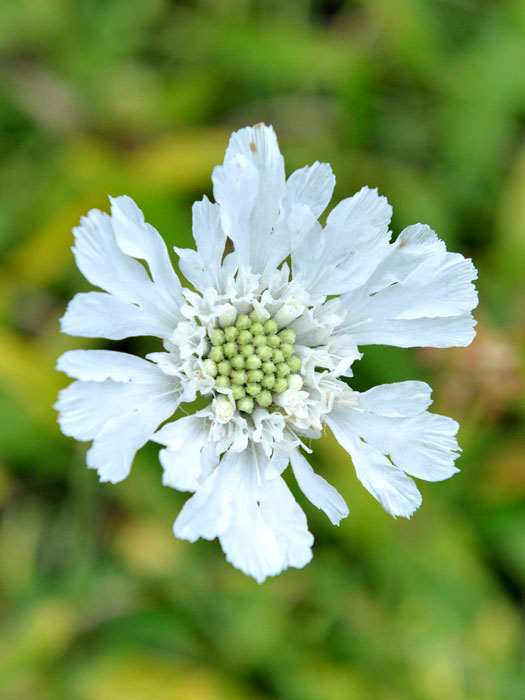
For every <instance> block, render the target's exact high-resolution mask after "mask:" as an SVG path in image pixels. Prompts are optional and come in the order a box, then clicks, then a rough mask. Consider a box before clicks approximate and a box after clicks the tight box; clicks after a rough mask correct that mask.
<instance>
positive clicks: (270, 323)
mask: <svg viewBox="0 0 525 700" xmlns="http://www.w3.org/2000/svg"><path fill="white" fill-rule="evenodd" d="M263 328H264V332H265V333H268V335H273V334H274V333H277V329H278V325H277V324H276V323H275V321H274V320H273V318H269V319H268V320H267V321H265V322H264V323H263Z"/></svg>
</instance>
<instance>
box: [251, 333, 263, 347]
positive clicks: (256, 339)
mask: <svg viewBox="0 0 525 700" xmlns="http://www.w3.org/2000/svg"><path fill="white" fill-rule="evenodd" d="M253 344H254V345H255V347H262V346H263V345H266V336H265V335H254V336H253Z"/></svg>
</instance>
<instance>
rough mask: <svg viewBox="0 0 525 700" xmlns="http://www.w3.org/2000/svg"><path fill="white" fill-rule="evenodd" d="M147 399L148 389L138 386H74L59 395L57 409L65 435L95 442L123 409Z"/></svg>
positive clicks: (110, 384) (78, 383) (132, 384)
mask: <svg viewBox="0 0 525 700" xmlns="http://www.w3.org/2000/svg"><path fill="white" fill-rule="evenodd" d="M144 399H145V392H144V388H143V387H142V386H138V385H137V384H136V383H134V382H113V381H110V380H107V381H104V382H73V383H72V384H70V385H69V386H68V387H66V388H65V389H62V391H60V392H59V394H58V401H57V402H56V404H55V409H56V410H57V411H59V417H58V422H59V424H60V428H61V430H62V432H63V433H64V435H68V436H70V437H74V438H76V439H77V440H92V439H93V438H94V437H96V435H98V433H99V432H100V431H101V430H102V428H103V427H104V425H105V424H106V423H107V422H108V421H109V420H111V419H112V418H114V417H115V416H119V415H120V414H121V413H122V407H123V406H130V405H137V404H140V402H141V401H142V400H144Z"/></svg>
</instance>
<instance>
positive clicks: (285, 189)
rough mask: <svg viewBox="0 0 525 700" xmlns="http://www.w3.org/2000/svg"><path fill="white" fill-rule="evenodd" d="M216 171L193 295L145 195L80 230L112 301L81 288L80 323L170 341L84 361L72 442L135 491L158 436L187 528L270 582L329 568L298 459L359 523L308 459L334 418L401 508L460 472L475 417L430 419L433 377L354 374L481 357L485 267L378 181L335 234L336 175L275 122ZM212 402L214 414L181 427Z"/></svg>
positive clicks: (88, 353) (198, 223) (73, 407)
mask: <svg viewBox="0 0 525 700" xmlns="http://www.w3.org/2000/svg"><path fill="white" fill-rule="evenodd" d="M212 179H213V191H214V196H215V200H216V201H215V203H212V202H210V201H209V200H208V199H207V198H206V197H205V198H204V199H203V200H202V201H200V202H196V203H195V204H194V206H193V235H194V238H195V242H196V247H197V250H188V249H178V248H177V249H176V252H177V253H178V256H179V266H180V269H181V271H182V273H183V274H184V275H185V277H186V279H187V280H188V282H189V283H190V284H191V286H192V288H190V287H182V286H181V284H180V282H179V279H178V277H177V276H176V275H175V273H174V271H173V268H172V266H171V263H170V259H169V256H168V251H167V249H166V246H165V244H164V242H163V240H162V238H161V237H160V235H159V234H158V233H157V231H156V230H155V229H154V228H152V227H151V226H150V225H149V224H147V223H145V221H144V217H143V215H142V212H141V211H140V210H139V209H138V207H137V206H136V205H135V203H134V202H133V201H132V200H131V199H130V198H129V197H117V198H115V199H111V216H109V215H107V214H104V213H102V212H100V211H97V210H92V211H90V212H89V214H88V215H87V217H86V218H84V219H82V221H81V224H80V226H79V227H78V228H76V229H75V230H74V235H75V246H74V248H73V252H74V255H75V259H76V262H77V265H78V266H79V268H80V270H81V271H82V273H83V274H84V275H85V276H86V278H87V279H88V280H89V281H90V282H91V283H92V284H93V285H95V286H97V287H100V288H101V289H102V290H104V291H102V292H88V293H85V294H77V295H76V296H75V297H74V298H73V300H72V301H71V302H70V304H69V306H68V308H67V310H66V313H65V315H64V317H63V319H62V330H63V331H64V332H65V333H70V334H72V335H80V336H84V337H103V338H108V339H111V340H118V339H121V338H126V337H129V336H137V335H150V336H156V337H158V338H161V339H162V342H163V346H164V351H163V352H153V353H151V354H149V355H147V356H146V359H141V358H138V357H134V356H131V355H128V354H125V353H121V352H113V351H106V350H74V351H70V352H66V353H65V354H64V355H62V356H61V357H60V358H59V361H58V368H59V369H60V370H62V371H64V372H66V373H67V374H68V375H69V376H71V377H73V378H74V379H75V380H76V381H75V382H73V383H72V384H71V385H70V386H69V387H67V388H66V389H64V390H63V391H62V392H61V393H60V396H59V399H58V402H57V404H56V407H57V409H58V411H59V414H60V415H59V422H60V425H61V428H62V430H63V432H64V433H65V434H66V435H71V436H73V437H75V438H77V439H78V440H92V441H93V444H92V446H91V448H90V450H89V451H88V453H87V464H88V466H89V467H91V468H94V469H96V470H97V471H98V473H99V475H100V478H101V480H102V481H112V482H117V481H120V480H122V479H124V478H125V477H126V476H127V474H128V473H129V470H130V468H131V463H132V461H133V457H134V455H135V453H136V451H137V450H138V449H139V448H140V447H142V446H143V445H144V444H145V443H146V442H147V441H148V440H150V439H151V440H153V441H155V442H157V443H159V444H160V445H162V449H161V450H160V461H161V464H162V467H163V483H164V484H165V485H167V486H171V487H173V488H177V489H180V490H182V491H190V492H193V495H192V496H191V498H190V499H189V500H188V501H187V502H186V504H185V505H184V507H183V509H182V511H181V513H180V515H179V516H178V518H177V520H176V522H175V526H174V531H175V534H176V535H177V536H178V537H182V538H185V539H188V540H190V541H194V540H196V539H198V538H199V537H204V538H206V539H213V538H215V537H217V538H219V540H220V542H221V545H222V548H223V550H224V551H225V553H226V557H227V559H228V561H230V562H231V563H232V564H233V565H234V566H236V567H238V568H239V569H241V570H242V571H244V572H245V573H247V574H249V575H251V576H253V577H254V578H256V579H257V580H258V581H263V580H264V578H265V577H266V576H271V575H275V574H278V573H279V572H280V571H282V570H283V569H285V568H287V567H288V566H295V567H302V566H304V565H305V564H306V563H307V562H308V561H309V560H310V558H311V556H312V553H311V545H312V542H313V537H312V535H311V534H310V532H309V531H308V528H307V523H306V518H305V515H304V513H303V511H302V510H301V508H300V507H299V506H298V504H297V503H296V501H295V499H294V497H293V496H292V494H291V492H290V490H289V489H288V487H287V485H286V484H285V482H284V480H283V478H282V476H281V474H282V472H283V471H284V469H286V467H287V466H288V465H289V464H291V467H292V470H293V472H294V475H295V478H296V480H297V483H298V485H299V487H300V488H301V489H302V491H303V492H304V494H305V495H306V497H307V498H308V499H309V500H310V501H311V502H312V503H313V504H314V505H315V506H317V507H318V508H320V509H322V510H323V511H324V512H325V513H326V515H327V516H328V518H329V519H330V520H331V522H332V523H334V524H336V525H337V524H339V522H340V520H341V519H342V518H344V517H345V516H346V515H348V508H347V506H346V503H345V501H344V500H343V498H342V497H341V495H340V494H339V493H338V492H337V491H336V490H335V488H334V487H333V486H331V485H330V484H328V483H327V481H325V479H324V478H323V477H321V476H320V475H318V474H316V473H315V472H314V471H313V469H312V467H311V466H310V464H309V463H308V461H307V459H306V458H305V457H304V455H303V451H306V452H310V451H311V450H310V448H309V444H310V439H311V438H317V437H319V436H320V435H321V431H322V430H323V426H325V425H327V426H328V427H329V428H330V429H331V430H332V432H333V434H334V435H335V437H336V438H337V440H338V441H339V442H340V443H341V445H342V446H343V447H344V448H345V450H347V452H348V453H349V454H350V456H351V458H352V461H353V464H354V467H355V470H356V473H357V477H358V479H359V480H360V481H361V482H362V484H363V485H364V486H365V488H366V489H367V490H368V491H369V492H370V493H371V494H372V495H373V496H374V497H375V498H376V499H377V500H378V501H379V502H380V503H381V504H382V506H383V507H384V508H385V509H386V510H387V511H388V512H389V513H391V514H392V515H394V516H398V515H402V516H405V517H409V516H410V515H412V513H413V512H414V511H415V510H416V509H417V508H418V507H419V505H420V503H421V496H420V494H419V491H418V489H417V487H416V485H415V483H414V481H413V479H412V478H411V477H417V478H421V479H426V480H428V481H438V480H441V479H446V478H448V477H450V476H451V475H452V474H454V473H455V472H456V471H457V469H456V467H455V466H454V461H455V459H456V457H457V456H458V451H459V448H458V445H457V442H456V439H455V434H456V432H457V429H458V425H457V423H456V422H455V421H453V420H452V419H450V418H446V417H444V416H439V415H435V414H431V413H428V412H427V408H428V407H429V405H430V403H431V400H430V388H429V387H428V386H427V385H426V384H424V383H422V382H415V381H409V382H401V383H398V384H388V385H382V386H377V387H375V388H373V389H370V390H369V391H366V392H364V393H360V392H357V391H353V390H352V389H351V383H350V384H349V383H348V382H347V379H348V378H351V377H352V376H353V375H352V365H353V363H354V361H355V360H358V359H359V358H360V357H361V352H360V350H359V348H361V347H364V346H366V345H370V344H387V345H397V346H400V347H414V346H433V347H440V348H443V347H449V346H464V345H468V344H469V343H470V342H471V340H472V338H473V336H474V324H475V322H474V320H473V318H472V315H471V313H470V312H471V309H472V308H474V307H475V305H476V303H477V296H476V291H475V289H474V286H473V284H472V280H473V279H475V277H476V270H475V268H474V266H473V265H472V262H471V261H470V260H466V259H465V258H464V257H462V256H461V255H458V254H453V253H449V252H447V250H446V248H445V245H444V243H443V242H442V241H440V240H439V239H438V238H437V236H436V234H435V233H434V232H433V231H432V230H431V229H430V228H429V227H428V226H424V225H422V224H417V225H415V226H410V227H408V228H407V229H405V230H404V231H403V232H402V233H401V234H400V235H399V237H398V238H397V239H396V240H395V241H391V234H390V231H389V223H390V218H391V213H392V210H391V207H390V205H389V204H388V202H387V200H386V199H385V198H384V197H380V196H379V195H378V194H377V192H376V191H375V190H370V189H368V188H366V187H364V188H363V189H362V190H360V191H359V192H358V193H357V194H356V195H354V196H353V197H350V198H348V199H345V200H343V201H342V202H341V203H340V204H338V205H337V206H336V207H335V208H334V209H333V210H332V211H331V213H330V214H329V215H328V218H327V221H326V226H325V227H322V226H321V224H320V223H319V221H318V219H319V216H320V215H321V214H322V212H323V211H324V209H325V207H326V206H327V204H328V202H329V200H330V198H331V195H332V191H333V188H334V184H335V178H334V175H333V173H332V170H331V168H330V166H329V165H327V164H321V163H317V162H316V163H314V165H312V166H309V167H305V168H302V169H301V170H297V171H296V172H294V173H293V174H292V175H291V176H290V177H289V178H288V179H285V174H284V163H283V158H282V156H281V153H280V152H279V148H278V145H277V139H276V136H275V133H274V131H273V129H272V128H271V127H267V126H264V125H262V124H259V125H257V126H255V127H253V128H252V127H248V128H245V129H241V130H240V131H238V132H236V133H234V134H233V135H232V137H231V140H230V143H229V146H228V148H227V151H226V156H225V159H224V163H223V164H222V165H220V166H217V167H216V168H215V170H214V171H213V176H212ZM228 240H229V241H231V243H232V244H233V250H232V251H231V252H226V251H227V250H228V251H229V250H230V249H231V246H229V247H227V246H226V243H227V241H228ZM139 261H142V262H139ZM143 263H145V264H146V266H147V270H146V267H145V266H144V264H143ZM197 395H202V396H204V397H207V398H208V400H209V401H208V404H207V405H206V407H205V408H203V409H202V410H200V411H197V412H196V413H194V414H193V415H187V416H185V417H182V418H179V419H177V420H173V416H174V413H175V411H176V410H177V408H178V407H179V406H180V405H181V404H183V403H185V402H191V401H193V400H194V399H195V398H196V396H197ZM166 421H168V422H166ZM159 426H162V427H160V429H159Z"/></svg>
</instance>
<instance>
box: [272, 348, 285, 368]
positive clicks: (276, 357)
mask: <svg viewBox="0 0 525 700" xmlns="http://www.w3.org/2000/svg"><path fill="white" fill-rule="evenodd" d="M272 360H273V361H274V362H275V364H276V365H280V364H281V362H284V355H283V353H282V352H281V350H274V351H273V352H272Z"/></svg>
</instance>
